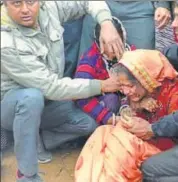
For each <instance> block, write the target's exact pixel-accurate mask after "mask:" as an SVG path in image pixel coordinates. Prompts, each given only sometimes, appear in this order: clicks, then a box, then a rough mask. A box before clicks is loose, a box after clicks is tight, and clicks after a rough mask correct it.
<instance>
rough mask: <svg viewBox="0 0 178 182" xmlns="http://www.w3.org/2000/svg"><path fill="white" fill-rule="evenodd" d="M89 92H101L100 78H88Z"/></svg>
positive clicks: (94, 93) (97, 93)
mask: <svg viewBox="0 0 178 182" xmlns="http://www.w3.org/2000/svg"><path fill="white" fill-rule="evenodd" d="M90 88H91V89H90V93H91V95H100V94H101V81H100V80H90Z"/></svg>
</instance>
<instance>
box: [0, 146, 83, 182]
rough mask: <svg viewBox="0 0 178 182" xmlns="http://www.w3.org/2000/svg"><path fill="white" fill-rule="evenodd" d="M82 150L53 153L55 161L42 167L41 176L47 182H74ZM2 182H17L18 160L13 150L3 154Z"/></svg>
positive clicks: (64, 150)
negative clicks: (76, 165)
mask: <svg viewBox="0 0 178 182" xmlns="http://www.w3.org/2000/svg"><path fill="white" fill-rule="evenodd" d="M80 150H81V149H70V150H66V149H63V150H61V149H60V150H57V151H53V152H52V153H53V160H52V162H51V163H49V164H41V165H40V175H41V177H42V178H43V179H44V181H45V182H74V175H73V172H74V166H75V162H76V160H77V157H78V155H79V153H80ZM1 163H2V164H1V165H2V166H1V181H2V182H16V170H17V168H16V160H15V156H14V153H13V149H12V148H11V149H10V150H8V151H6V152H5V153H3V159H2V161H1Z"/></svg>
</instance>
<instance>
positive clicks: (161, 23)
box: [158, 17, 168, 29]
mask: <svg viewBox="0 0 178 182" xmlns="http://www.w3.org/2000/svg"><path fill="white" fill-rule="evenodd" d="M167 23H168V22H167V17H165V18H164V19H163V20H161V21H160V23H159V25H158V28H159V29H162V28H164V26H165V25H166V24H167Z"/></svg>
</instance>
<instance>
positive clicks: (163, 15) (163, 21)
mask: <svg viewBox="0 0 178 182" xmlns="http://www.w3.org/2000/svg"><path fill="white" fill-rule="evenodd" d="M170 19H171V13H170V11H169V10H168V9H166V8H162V7H159V8H157V9H156V11H155V21H156V23H157V24H158V28H159V29H163V28H164V27H165V26H166V25H167V24H168V23H169V21H170Z"/></svg>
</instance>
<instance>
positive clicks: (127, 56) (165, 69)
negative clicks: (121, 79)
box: [119, 49, 178, 93]
mask: <svg viewBox="0 0 178 182" xmlns="http://www.w3.org/2000/svg"><path fill="white" fill-rule="evenodd" d="M119 63H120V64H122V65H124V66H125V67H126V68H127V69H128V70H129V71H130V72H131V73H132V74H133V75H134V76H135V78H136V79H137V80H138V81H139V82H140V83H141V85H142V86H143V87H144V88H145V89H146V90H147V91H149V92H150V93H152V92H153V91H154V90H155V88H157V87H160V86H161V85H162V82H163V81H164V80H165V79H169V80H173V79H175V78H176V77H177V76H178V73H177V72H176V70H175V69H174V68H173V66H172V65H171V64H170V63H169V61H168V60H167V58H166V57H165V56H164V55H163V54H162V53H161V52H159V51H156V50H143V49H137V50H135V51H127V52H125V53H124V55H123V57H122V59H121V60H120V61H119Z"/></svg>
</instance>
